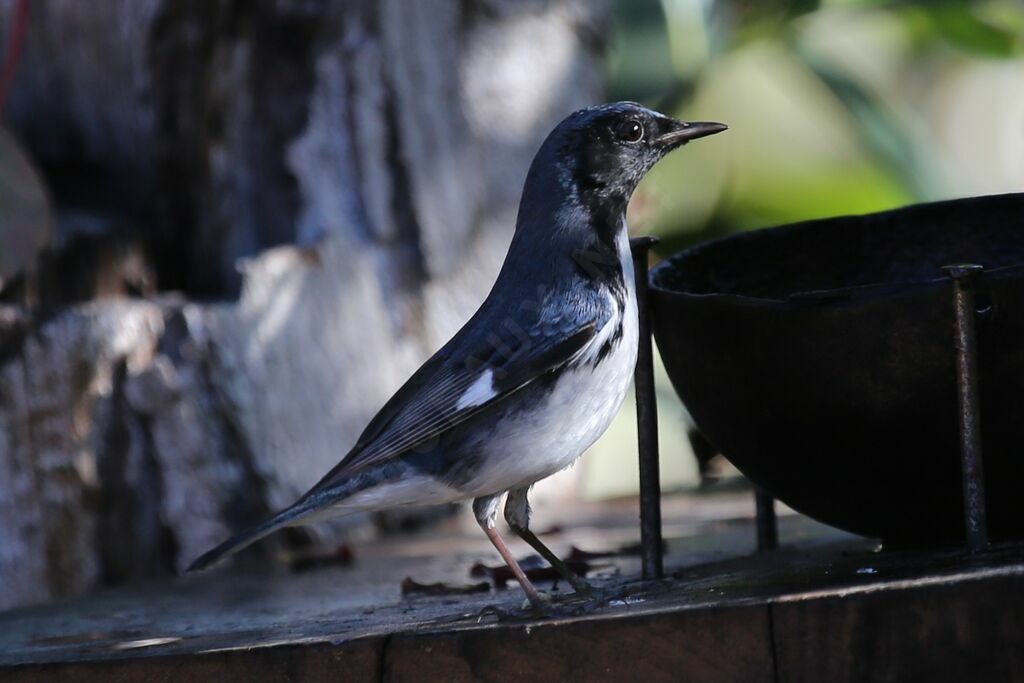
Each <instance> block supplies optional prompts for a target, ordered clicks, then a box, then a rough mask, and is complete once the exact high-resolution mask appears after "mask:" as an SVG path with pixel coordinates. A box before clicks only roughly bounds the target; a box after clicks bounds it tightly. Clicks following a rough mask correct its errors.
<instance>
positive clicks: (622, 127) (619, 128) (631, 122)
mask: <svg viewBox="0 0 1024 683" xmlns="http://www.w3.org/2000/svg"><path fill="white" fill-rule="evenodd" d="M615 137H617V138H618V139H619V140H622V141H623V142H640V141H641V140H643V138H644V127H643V124H641V123H640V122H639V121H637V120H636V119H627V120H625V121H620V122H619V123H618V124H616V126H615Z"/></svg>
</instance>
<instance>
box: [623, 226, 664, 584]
mask: <svg viewBox="0 0 1024 683" xmlns="http://www.w3.org/2000/svg"><path fill="white" fill-rule="evenodd" d="M657 242H658V240H657V238H655V237H636V238H634V239H631V240H630V241H629V245H630V248H631V249H632V251H633V271H634V275H635V277H636V301H637V312H638V317H639V331H640V345H639V348H638V349H637V355H636V370H635V372H634V376H633V380H634V385H635V387H636V427H637V442H638V445H639V451H640V555H641V561H642V565H643V577H644V578H645V579H660V578H662V576H664V573H665V571H664V565H663V562H662V540H661V475H660V473H659V471H658V402H657V398H656V397H655V394H654V347H653V344H652V341H651V317H650V304H649V301H648V297H647V277H648V273H647V269H648V264H647V257H648V252H649V251H650V249H651V247H652V246H653V245H655V244H656V243H657Z"/></svg>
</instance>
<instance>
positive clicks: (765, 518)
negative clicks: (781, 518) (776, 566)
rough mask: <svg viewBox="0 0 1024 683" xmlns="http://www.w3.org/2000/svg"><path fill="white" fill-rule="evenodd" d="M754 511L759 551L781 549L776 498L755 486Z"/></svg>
mask: <svg viewBox="0 0 1024 683" xmlns="http://www.w3.org/2000/svg"><path fill="white" fill-rule="evenodd" d="M754 511H755V517H756V521H757V550H758V552H760V551H763V550H772V549H773V548H778V547H779V524H778V519H777V518H776V516H775V498H774V497H773V496H772V494H770V493H768V492H767V491H765V490H764V489H762V488H761V487H760V486H758V485H757V484H754Z"/></svg>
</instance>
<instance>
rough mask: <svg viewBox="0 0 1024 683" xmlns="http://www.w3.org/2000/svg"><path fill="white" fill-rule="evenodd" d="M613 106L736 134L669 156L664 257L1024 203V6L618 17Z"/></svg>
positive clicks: (826, 7) (748, 1) (689, 4)
mask: <svg viewBox="0 0 1024 683" xmlns="http://www.w3.org/2000/svg"><path fill="white" fill-rule="evenodd" d="M612 27H613V36H612V44H611V50H610V52H609V58H608V76H609V98H610V99H630V100H637V101H640V102H643V103H645V104H647V105H649V106H652V107H654V108H656V109H659V110H661V111H664V112H666V113H670V114H673V115H676V116H679V117H680V118H684V119H690V120H718V121H722V122H724V123H728V124H729V125H730V128H731V130H730V131H729V132H728V133H726V134H724V135H721V136H716V137H714V138H711V139H709V140H702V141H700V142H699V143H697V144H694V145H693V146H691V147H688V148H687V149H686V151H685V152H683V153H679V154H674V155H671V156H669V157H668V158H667V159H666V160H665V161H663V162H662V163H661V164H659V166H658V167H656V169H655V170H654V172H652V174H651V176H650V178H649V179H648V180H646V181H645V182H644V184H643V185H642V186H641V188H640V190H639V192H638V194H637V198H636V200H635V201H634V203H633V207H632V211H633V213H634V216H633V219H634V222H640V223H642V225H643V226H644V228H643V229H644V230H653V232H655V233H657V234H660V235H661V236H662V238H663V240H664V243H663V246H662V253H671V252H672V251H674V250H676V249H678V248H681V247H683V246H685V245H688V244H691V243H694V242H697V241H702V240H705V239H708V238H711V237H715V236H719V235H723V234H728V233H732V232H736V231H739V230H745V229H749V228H755V227H764V226H767V225H772V224H778V223H784V222H790V221H796V220H802V219H807V218H815V217H821V216H828V215H838V214H844V213H863V212H867V211H876V210H882V209H886V208H891V207H894V206H898V205H901V204H905V203H909V202H916V201H928V200H933V199H940V198H945V197H952V196H962V195H967V194H984V193H987V192H998V191H1011V190H1017V191H1024V3H1021V2H1020V1H1019V0H987V1H985V2H966V1H962V0H961V1H947V2H941V1H932V2H920V1H919V2H911V1H903V2H896V1H890V2H882V1H880V0H820V1H815V0H788V1H787V0H769V1H762V2H757V1H755V0H717V1H716V0H615V1H614V2H613V5H612Z"/></svg>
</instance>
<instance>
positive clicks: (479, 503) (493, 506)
mask: <svg viewBox="0 0 1024 683" xmlns="http://www.w3.org/2000/svg"><path fill="white" fill-rule="evenodd" d="M500 503H501V494H500V493H498V494H495V495H493V496H485V497H483V498H477V499H476V500H474V501H473V514H474V515H476V521H477V523H478V524H479V525H480V528H481V529H483V530H484V533H485V534H487V538H489V539H490V541H491V543H492V544H493V545H494V547H495V549H496V550H497V551H498V554H499V555H501V559H503V560H505V564H507V565H508V568H509V569H511V570H512V575H513V576H515V577H516V581H518V582H519V585H520V586H522V587H523V591H524V592H525V593H526V597H527V598H529V599H530V603H531V604H532V605H533V606H534V608H535V609H537V610H539V611H541V612H543V611H544V609H545V607H546V606H547V601H546V600H545V599H544V597H543V596H542V595H541V594H540V591H538V590H537V588H536V587H535V586H534V585H533V584H532V583H531V582H530V580H529V579H528V578H526V573H525V572H523V569H522V567H520V566H519V563H518V562H516V558H514V557H513V556H512V553H511V552H509V549H508V546H506V545H505V541H503V540H502V538H501V536H499V535H498V530H497V529H495V528H494V518H495V517H496V516H497V513H498V505H499V504H500Z"/></svg>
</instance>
